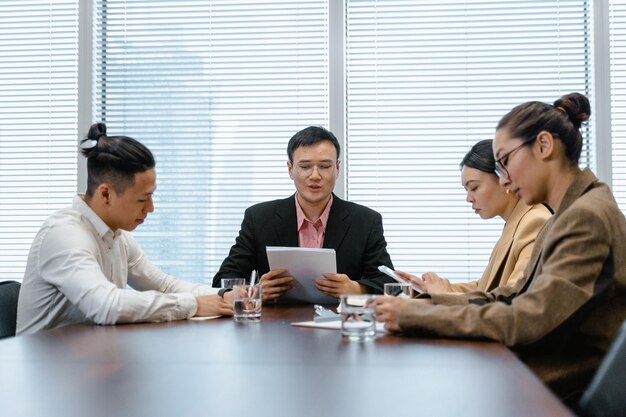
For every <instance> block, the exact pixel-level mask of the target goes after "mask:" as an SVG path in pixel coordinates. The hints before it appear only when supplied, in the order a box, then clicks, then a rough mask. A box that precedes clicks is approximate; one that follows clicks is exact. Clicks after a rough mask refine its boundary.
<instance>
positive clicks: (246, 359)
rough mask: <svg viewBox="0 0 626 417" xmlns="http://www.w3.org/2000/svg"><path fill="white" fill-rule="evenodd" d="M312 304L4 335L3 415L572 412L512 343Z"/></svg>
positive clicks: (0, 365)
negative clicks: (353, 327) (338, 322)
mask: <svg viewBox="0 0 626 417" xmlns="http://www.w3.org/2000/svg"><path fill="white" fill-rule="evenodd" d="M312 317H313V308H312V306H284V305H276V306H263V317H262V320H261V322H260V323H235V322H234V321H233V320H232V318H220V319H216V320H209V321H179V322H172V323H161V324H134V325H118V326H94V325H80V326H70V327H65V328H60V329H55V330H51V331H47V332H41V333H39V334H36V335H31V336H19V337H15V338H11V339H4V340H1V341H0V375H1V381H2V383H1V388H0V401H1V404H2V406H0V407H1V408H0V410H2V411H0V415H2V416H12V417H13V416H29V417H43V416H50V417H52V416H55V417H56V416H58V417H74V416H81V417H84V416H95V417H98V416H107V417H117V416H132V417H142V416H172V417H174V416H176V417H179V416H194V417H197V416H246V417H264V416H302V417H308V416H312V417H313V416H315V417H327V416H346V417H347V416H359V417H363V416H380V417H387V416H397V417H400V416H464V417H471V416H480V417H485V416H498V417H506V416H524V417H527V416H535V417H539V416H550V417H557V416H571V415H572V414H571V412H570V411H569V410H568V409H567V408H565V407H564V406H563V405H562V404H561V403H560V402H559V400H558V399H557V398H556V397H554V395H553V394H552V393H551V392H550V391H549V389H548V388H546V387H545V386H544V385H543V384H542V383H541V381H539V380H538V379H537V378H536V377H535V376H534V375H533V374H532V373H531V372H530V371H529V370H528V369H527V368H526V366H525V365H524V364H523V363H522V362H520V361H519V360H518V359H517V358H516V356H515V355H514V354H513V353H511V352H510V351H509V350H508V349H507V348H506V347H504V346H502V345H500V344H497V343H489V342H475V341H453V340H426V339H411V338H404V337H400V336H396V335H391V334H385V335H380V336H378V337H377V338H376V339H375V340H373V341H371V342H365V343H355V342H349V341H347V340H344V339H343V338H342V336H341V333H340V332H339V331H337V330H328V329H310V328H301V327H294V326H291V325H290V324H291V323H292V322H294V321H303V320H311V319H312Z"/></svg>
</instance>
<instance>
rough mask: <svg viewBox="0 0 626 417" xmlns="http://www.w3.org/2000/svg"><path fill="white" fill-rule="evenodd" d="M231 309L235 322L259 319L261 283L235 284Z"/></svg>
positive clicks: (256, 320)
mask: <svg viewBox="0 0 626 417" xmlns="http://www.w3.org/2000/svg"><path fill="white" fill-rule="evenodd" d="M233 310H234V316H233V317H234V319H235V321H237V322H258V321H261V285H260V284H256V285H249V284H245V285H235V286H234V287H233Z"/></svg>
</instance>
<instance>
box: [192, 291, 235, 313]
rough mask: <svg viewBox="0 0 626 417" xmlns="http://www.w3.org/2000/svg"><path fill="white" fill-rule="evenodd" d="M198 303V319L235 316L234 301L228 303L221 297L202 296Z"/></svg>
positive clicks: (197, 300)
mask: <svg viewBox="0 0 626 417" xmlns="http://www.w3.org/2000/svg"><path fill="white" fill-rule="evenodd" d="M196 302H197V303H198V309H197V310H196V316H197V317H206V316H232V315H233V303H232V301H231V302H230V303H228V302H227V301H226V300H225V299H223V298H222V297H220V296H219V295H200V296H198V297H196Z"/></svg>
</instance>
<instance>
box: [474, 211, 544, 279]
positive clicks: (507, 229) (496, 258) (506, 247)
mask: <svg viewBox="0 0 626 417" xmlns="http://www.w3.org/2000/svg"><path fill="white" fill-rule="evenodd" d="M531 209H532V206H528V205H526V204H524V202H523V201H522V200H520V201H518V203H517V204H516V205H515V208H514V209H513V212H512V213H511V216H510V217H509V219H508V220H507V222H506V224H505V225H504V229H503V230H502V236H500V239H499V240H498V242H496V245H495V247H494V250H493V252H492V255H491V258H489V263H488V264H487V267H486V268H485V272H484V273H483V276H482V277H481V278H480V282H479V284H478V287H479V288H481V289H482V288H484V291H490V290H492V289H494V288H496V287H498V286H499V285H501V283H500V278H501V275H502V271H503V270H504V268H505V264H506V262H507V260H508V259H509V253H510V251H511V246H512V245H513V237H514V236H515V232H516V231H517V228H518V226H519V224H520V220H521V219H522V217H524V215H525V214H526V213H528V212H529V211H530V210H531ZM496 279H497V280H498V282H495V281H496Z"/></svg>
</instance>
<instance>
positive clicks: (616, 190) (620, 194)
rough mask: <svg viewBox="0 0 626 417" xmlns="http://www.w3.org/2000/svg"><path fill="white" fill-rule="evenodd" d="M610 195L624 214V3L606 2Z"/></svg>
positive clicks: (625, 91) (625, 189) (625, 5)
mask: <svg viewBox="0 0 626 417" xmlns="http://www.w3.org/2000/svg"><path fill="white" fill-rule="evenodd" d="M609 56H610V72H611V136H612V138H611V154H612V161H611V162H612V174H613V175H612V183H613V184H612V185H613V195H614V196H615V199H616V200H617V203H618V204H619V206H620V208H621V209H622V211H624V210H626V3H624V2H623V1H614V0H611V1H609Z"/></svg>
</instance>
